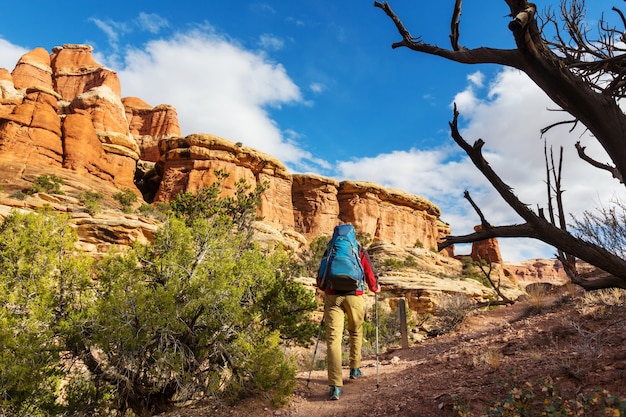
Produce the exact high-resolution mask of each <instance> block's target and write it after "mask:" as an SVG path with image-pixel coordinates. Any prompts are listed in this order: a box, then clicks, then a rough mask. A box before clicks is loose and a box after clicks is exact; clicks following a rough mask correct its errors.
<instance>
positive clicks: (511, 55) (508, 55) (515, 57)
mask: <svg viewBox="0 0 626 417" xmlns="http://www.w3.org/2000/svg"><path fill="white" fill-rule="evenodd" d="M374 6H375V7H378V8H380V9H382V10H383V11H384V12H385V14H386V15H387V16H389V17H390V18H391V20H392V21H393V22H394V24H395V25H396V29H397V30H398V33H399V34H400V36H401V37H402V40H401V41H399V42H394V43H393V44H391V47H392V48H394V49H395V48H400V47H406V48H409V49H411V50H414V51H417V52H423V53H427V54H430V55H436V56H440V57H443V58H447V59H450V60H452V61H456V62H460V63H464V64H501V65H509V66H514V67H516V68H517V65H519V66H522V65H523V61H522V60H521V58H522V57H521V56H520V55H519V54H518V52H517V50H515V49H493V48H477V49H465V48H460V49H459V50H450V49H445V48H440V47H438V46H436V45H430V44H427V43H424V42H422V39H421V37H417V38H415V37H413V36H412V35H411V33H410V32H409V31H408V30H407V29H406V27H404V24H403V23H402V21H401V20H400V18H399V17H398V16H397V15H396V14H395V13H394V11H393V10H391V7H390V6H389V4H388V3H387V2H379V1H375V2H374Z"/></svg>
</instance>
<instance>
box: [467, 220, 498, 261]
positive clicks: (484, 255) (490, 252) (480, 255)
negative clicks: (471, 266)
mask: <svg viewBox="0 0 626 417" xmlns="http://www.w3.org/2000/svg"><path fill="white" fill-rule="evenodd" d="M481 230H482V226H481V225H478V226H474V231H476V232H479V231H481ZM471 256H472V259H473V260H474V261H480V260H481V259H484V260H485V261H487V262H491V263H496V264H501V263H502V254H501V253H500V245H499V244H498V240H497V239H485V240H480V241H478V242H474V243H472V255H471Z"/></svg>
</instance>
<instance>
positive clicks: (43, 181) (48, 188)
mask: <svg viewBox="0 0 626 417" xmlns="http://www.w3.org/2000/svg"><path fill="white" fill-rule="evenodd" d="M63 184H65V181H63V178H60V177H57V176H56V175H40V176H38V177H37V178H35V181H34V182H33V185H32V186H31V187H30V188H29V189H28V190H27V192H26V194H29V195H30V194H35V193H41V192H43V193H50V194H63V191H61V186H62V185H63Z"/></svg>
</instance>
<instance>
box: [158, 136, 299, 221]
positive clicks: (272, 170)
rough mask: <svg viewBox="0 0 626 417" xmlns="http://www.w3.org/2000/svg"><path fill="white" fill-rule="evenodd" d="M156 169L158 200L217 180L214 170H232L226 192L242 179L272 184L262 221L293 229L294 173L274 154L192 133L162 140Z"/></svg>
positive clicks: (254, 183) (264, 200) (263, 204)
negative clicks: (292, 174) (157, 175)
mask: <svg viewBox="0 0 626 417" xmlns="http://www.w3.org/2000/svg"><path fill="white" fill-rule="evenodd" d="M159 151H160V155H161V157H160V159H159V163H158V164H157V170H158V172H159V174H160V175H161V176H162V180H161V184H160V187H159V191H158V193H157V195H156V197H155V201H164V202H165V201H171V199H173V198H174V197H175V196H176V195H177V194H178V193H180V192H191V193H195V192H197V191H199V190H201V189H202V188H204V187H208V186H210V185H211V184H213V183H214V182H215V174H214V171H216V170H222V171H225V172H227V173H229V174H230V176H229V177H228V178H227V179H226V180H225V181H223V183H222V184H223V192H224V194H226V195H228V194H230V195H232V194H233V193H234V192H235V191H236V186H235V184H236V182H238V181H239V180H241V179H243V180H245V181H246V183H247V184H248V185H250V186H252V187H256V186H257V184H265V183H267V184H268V185H269V188H268V189H267V191H266V192H265V193H264V194H263V197H262V201H261V207H260V209H259V215H260V216H262V217H263V221H264V222H266V223H269V224H272V225H276V226H279V227H281V228H290V229H293V225H294V223H293V208H292V204H291V182H292V181H291V174H289V172H288V171H287V169H286V168H285V166H284V165H283V164H282V163H280V162H279V161H278V160H277V159H275V158H274V157H272V156H270V155H267V154H264V153H261V152H258V151H255V150H254V149H251V148H248V147H245V146H238V145H237V144H234V143H232V142H230V141H228V140H225V139H222V138H219V137H217V136H213V135H201V134H197V135H189V136H187V137H185V138H172V139H163V140H161V141H160V142H159Z"/></svg>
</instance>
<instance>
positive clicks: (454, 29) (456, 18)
mask: <svg viewBox="0 0 626 417" xmlns="http://www.w3.org/2000/svg"><path fill="white" fill-rule="evenodd" d="M462 4H463V0H456V1H455V2H454V12H453V13H452V21H451V22H450V43H451V44H452V49H453V50H455V51H460V50H461V49H466V48H463V47H461V46H460V45H459V37H460V36H461V33H460V29H459V27H460V24H461V22H460V17H461V6H462Z"/></svg>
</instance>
